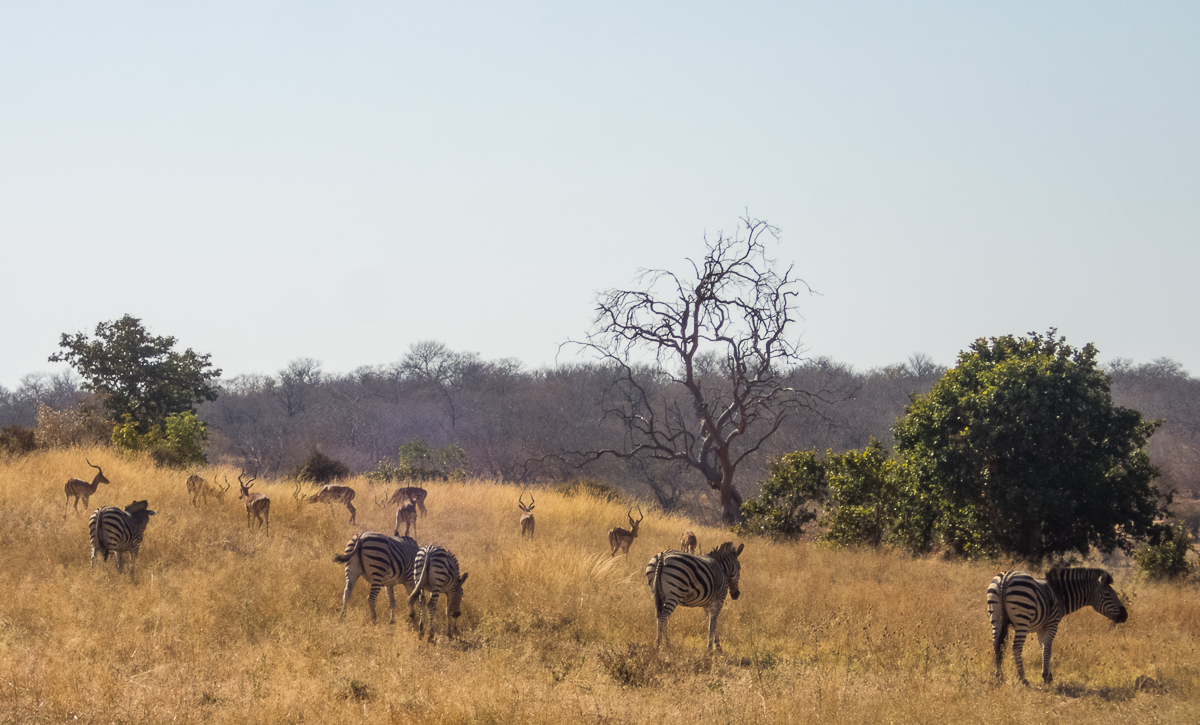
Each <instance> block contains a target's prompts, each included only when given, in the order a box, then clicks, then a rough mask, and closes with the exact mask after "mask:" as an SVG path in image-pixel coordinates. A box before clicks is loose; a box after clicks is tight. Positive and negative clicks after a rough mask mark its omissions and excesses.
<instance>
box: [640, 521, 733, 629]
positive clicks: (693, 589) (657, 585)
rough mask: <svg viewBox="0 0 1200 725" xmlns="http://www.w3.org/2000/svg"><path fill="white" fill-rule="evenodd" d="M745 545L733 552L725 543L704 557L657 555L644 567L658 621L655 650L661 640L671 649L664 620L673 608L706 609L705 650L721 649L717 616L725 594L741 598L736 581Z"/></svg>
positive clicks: (679, 553)
mask: <svg viewBox="0 0 1200 725" xmlns="http://www.w3.org/2000/svg"><path fill="white" fill-rule="evenodd" d="M745 546H746V545H745V544H740V545H739V546H738V547H737V548H736V549H734V548H733V543H732V542H729V541H726V542H725V543H724V544H721V545H720V546H719V547H717V548H716V549H713V550H712V551H710V552H708V555H707V556H695V555H693V554H685V553H683V552H681V551H664V552H661V553H659V554H656V555H655V556H654V558H652V559H651V560H650V563H649V564H647V565H646V581H647V583H649V584H650V589H651V590H652V591H653V592H654V611H655V615H656V616H657V618H658V639H657V640H656V641H655V646H656V647H657V646H658V645H659V644H661V643H662V641H663V639H666V640H667V645H668V646H670V644H671V639H670V637H669V636H668V634H667V619H668V618H669V617H670V616H671V613H672V612H674V611H675V608H676V607H679V606H684V607H703V608H705V609H706V610H708V648H709V649H712V648H713V647H716V648H717V650H720V649H721V638H720V636H719V635H718V634H717V617H718V616H719V615H720V614H721V608H722V607H724V606H725V595H726V593H728V594H729V596H731V597H732V598H734V599H737V598H738V596H740V595H741V590H740V589H738V580H739V579H740V578H741V576H742V565H741V562H739V561H738V556H739V555H740V554H741V553H742V549H743V548H744V547H745Z"/></svg>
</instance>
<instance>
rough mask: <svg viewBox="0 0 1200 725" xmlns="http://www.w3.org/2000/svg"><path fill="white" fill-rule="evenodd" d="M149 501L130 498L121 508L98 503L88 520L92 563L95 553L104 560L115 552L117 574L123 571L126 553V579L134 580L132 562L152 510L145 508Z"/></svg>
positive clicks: (134, 559) (135, 558)
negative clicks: (127, 559) (123, 508)
mask: <svg viewBox="0 0 1200 725" xmlns="http://www.w3.org/2000/svg"><path fill="white" fill-rule="evenodd" d="M149 505H150V504H149V502H147V501H134V502H133V503H131V504H129V505H128V506H126V507H125V510H124V511H122V510H121V509H119V508H117V507H116V506H102V507H101V508H98V509H96V510H95V511H93V512H92V518H91V520H89V521H88V532H89V533H90V534H91V538H92V564H91V565H92V566H93V567H94V566H95V565H96V554H100V555H102V557H103V560H104V561H108V555H109V554H111V553H113V552H116V554H117V573H122V572H124V571H125V561H124V558H123V554H124V553H125V552H126V551H128V552H129V579H130V581H133V582H136V581H137V574H136V572H135V571H134V564H135V563H136V562H137V555H138V551H139V550H140V549H141V547H142V536H143V535H144V534H145V533H146V524H148V523H149V522H150V517H151V516H153V515H154V513H155V512H154V511H151V510H150V509H149Z"/></svg>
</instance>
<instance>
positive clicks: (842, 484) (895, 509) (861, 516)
mask: <svg viewBox="0 0 1200 725" xmlns="http://www.w3.org/2000/svg"><path fill="white" fill-rule="evenodd" d="M825 472H826V479H827V482H828V486H829V500H828V502H827V507H826V510H825V515H824V516H823V517H822V518H821V524H822V525H823V526H824V527H825V529H826V532H825V533H824V534H823V535H822V536H821V538H822V540H824V541H826V542H828V543H830V544H833V545H835V546H851V545H856V544H865V545H867V546H879V545H880V544H882V543H883V542H884V540H885V539H887V537H888V535H889V533H890V532H891V531H892V529H893V528H894V527H895V525H896V519H897V517H898V516H899V514H900V511H901V508H902V506H903V502H904V499H905V491H904V490H903V481H902V479H901V477H900V476H899V475H898V474H899V471H898V466H897V464H896V461H895V460H894V459H892V458H891V456H889V455H888V452H887V451H886V450H884V448H883V444H881V443H880V442H879V441H877V440H876V439H875V438H871V442H870V444H868V445H867V447H866V448H864V449H863V450H862V451H847V452H845V453H838V454H834V453H830V454H829V455H828V456H827V457H826V459H825Z"/></svg>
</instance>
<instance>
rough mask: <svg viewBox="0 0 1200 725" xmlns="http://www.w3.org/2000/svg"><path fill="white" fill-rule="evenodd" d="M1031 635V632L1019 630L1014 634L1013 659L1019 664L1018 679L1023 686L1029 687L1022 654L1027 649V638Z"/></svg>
mask: <svg viewBox="0 0 1200 725" xmlns="http://www.w3.org/2000/svg"><path fill="white" fill-rule="evenodd" d="M1028 634H1029V630H1026V629H1017V630H1016V631H1015V632H1013V659H1014V660H1016V664H1017V679H1018V680H1020V681H1021V684H1022V685H1028V684H1029V681H1028V680H1026V679H1025V660H1024V658H1023V656H1022V653H1023V652H1024V649H1025V637H1026V635H1028Z"/></svg>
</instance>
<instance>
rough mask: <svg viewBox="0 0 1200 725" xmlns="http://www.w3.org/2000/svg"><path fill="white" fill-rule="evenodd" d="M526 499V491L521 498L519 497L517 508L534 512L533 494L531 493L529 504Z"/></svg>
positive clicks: (526, 511)
mask: <svg viewBox="0 0 1200 725" xmlns="http://www.w3.org/2000/svg"><path fill="white" fill-rule="evenodd" d="M524 499H525V493H524V492H522V493H521V496H520V498H518V499H517V508H519V509H521V510H522V511H524V512H525V513H532V512H533V502H534V498H533V494H532V493H531V494H529V503H528V504H526V503H525V501H524Z"/></svg>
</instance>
